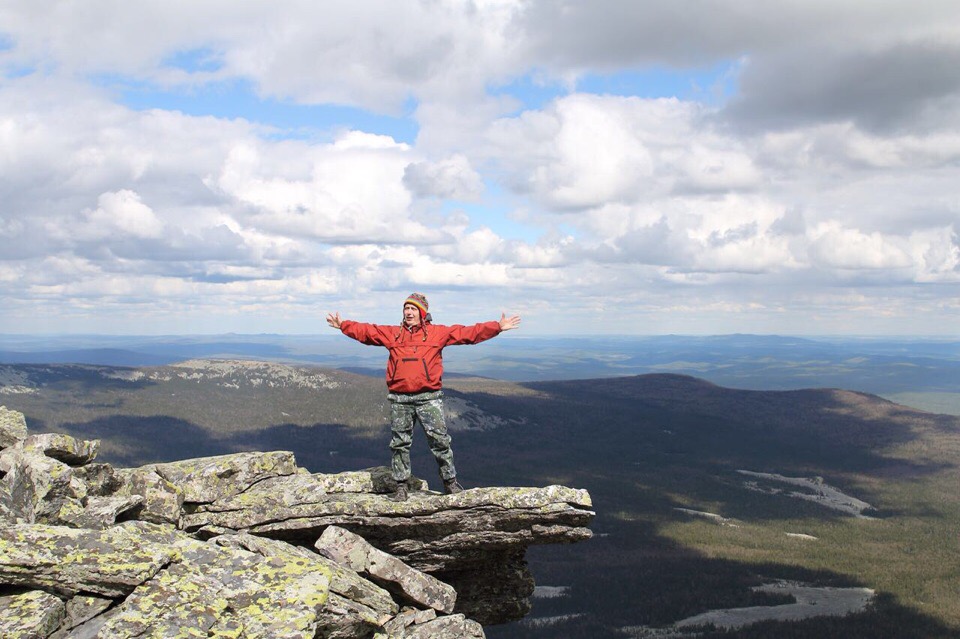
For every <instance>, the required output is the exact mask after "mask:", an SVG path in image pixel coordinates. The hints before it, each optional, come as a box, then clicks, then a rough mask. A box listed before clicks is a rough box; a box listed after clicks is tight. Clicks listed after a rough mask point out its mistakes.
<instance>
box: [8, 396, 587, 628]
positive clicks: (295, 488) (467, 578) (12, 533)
mask: <svg viewBox="0 0 960 639" xmlns="http://www.w3.org/2000/svg"><path fill="white" fill-rule="evenodd" d="M0 416H2V417H3V419H2V420H0V447H2V450H0V634H2V636H3V637H8V638H11V639H12V638H15V637H40V638H50V639H93V638H96V637H103V638H106V637H112V638H116V637H142V638H147V637H156V638H157V639H160V638H163V639H172V638H177V637H198V636H203V637H224V638H227V637H235V638H245V639H253V638H255V637H258V638H260V637H262V638H264V639H267V638H269V639H282V638H286V637H297V638H304V639H313V638H320V637H324V638H341V637H342V638H347V637H351V638H352V637H377V638H386V637H397V638H402V637H410V638H413V637H431V638H436V639H443V638H445V637H450V638H453V637H483V636H484V634H483V628H482V625H481V624H493V623H503V622H507V621H512V620H515V619H519V618H521V617H522V616H524V615H525V614H526V613H527V612H528V611H529V609H530V604H529V597H530V595H531V594H532V593H533V586H534V582H533V577H532V576H531V575H530V572H529V570H528V568H527V563H526V560H525V558H524V557H525V553H526V549H527V547H528V546H530V545H531V544H544V543H569V542H576V541H581V540H585V539H589V538H590V536H591V533H590V530H589V528H588V527H587V526H588V525H589V523H590V521H591V519H592V518H593V515H594V513H593V511H592V503H591V501H590V495H589V494H588V493H587V492H586V491H584V490H576V489H572V488H566V487H563V486H548V487H543V488H503V487H500V488H475V489H470V490H466V491H464V492H462V493H460V494H457V495H441V494H439V493H436V492H432V491H430V490H428V489H427V486H426V484H425V483H424V482H422V481H420V480H415V481H413V482H412V483H411V485H412V486H413V487H414V488H415V489H416V490H415V492H413V493H412V494H411V496H410V499H409V500H408V501H406V502H401V503H396V502H393V501H391V500H390V499H388V498H387V495H388V494H389V493H391V492H392V491H393V489H394V485H393V482H392V480H391V479H390V476H389V471H388V470H387V469H386V468H373V469H367V470H363V471H350V472H345V473H339V474H311V473H309V472H308V471H306V470H305V469H303V468H299V467H298V466H297V465H296V461H295V459H294V456H293V454H292V453H290V452H285V451H274V452H267V453H238V454H235V455H224V456H220V457H208V458H202V459H190V460H184V461H181V462H172V463H165V464H150V465H148V466H143V467H140V468H134V469H121V468H113V467H112V466H110V465H109V464H102V463H95V462H94V459H95V457H96V454H97V451H98V449H99V442H98V441H92V442H86V441H77V440H75V439H73V438H71V437H69V436H66V435H54V434H46V435H28V433H27V430H26V427H25V420H24V419H23V417H22V415H20V414H18V413H15V412H13V411H7V410H6V409H5V408H2V407H0Z"/></svg>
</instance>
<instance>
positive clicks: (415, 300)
mask: <svg viewBox="0 0 960 639" xmlns="http://www.w3.org/2000/svg"><path fill="white" fill-rule="evenodd" d="M407 304H413V305H414V306H416V307H417V308H418V309H419V310H420V320H421V321H422V320H424V319H426V317H427V315H428V313H427V311H429V310H430V303H429V302H427V296H426V295H424V294H423V293H410V295H408V296H407V299H406V300H405V301H404V302H403V305H404V306H406V305H407Z"/></svg>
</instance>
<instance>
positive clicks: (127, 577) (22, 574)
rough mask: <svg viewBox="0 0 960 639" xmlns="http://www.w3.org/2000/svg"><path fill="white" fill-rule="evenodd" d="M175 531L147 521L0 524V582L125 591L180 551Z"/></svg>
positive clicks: (62, 590)
mask: <svg viewBox="0 0 960 639" xmlns="http://www.w3.org/2000/svg"><path fill="white" fill-rule="evenodd" d="M176 541H177V536H176V532H175V531H174V530H173V529H172V528H170V527H165V526H158V525H156V524H149V523H146V522H125V523H123V524H120V525H117V526H113V527H111V528H107V529H105V530H85V529H79V528H68V527H66V526H45V525H40V524H33V525H28V524H20V525H16V526H9V527H3V528H0V583H2V584H10V585H17V586H26V587H30V588H40V589H43V590H47V591H49V592H55V593H58V594H61V595H64V596H69V597H72V596H74V595H76V594H77V593H81V592H83V593H94V594H98V595H103V596H106V597H118V596H124V595H126V594H129V593H130V592H132V591H133V589H134V588H136V587H137V586H139V585H140V584H142V583H143V582H144V581H146V580H147V579H150V578H151V577H152V576H153V575H154V574H156V573H157V571H158V570H160V568H162V567H163V566H165V565H167V564H169V563H170V562H171V561H172V560H173V559H174V558H175V557H177V556H178V555H179V552H180V551H179V550H178V549H177V547H176V545H175V542H176Z"/></svg>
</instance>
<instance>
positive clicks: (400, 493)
mask: <svg viewBox="0 0 960 639" xmlns="http://www.w3.org/2000/svg"><path fill="white" fill-rule="evenodd" d="M390 499H392V500H393V501H407V482H405V481H398V482H397V491H396V492H395V493H393V496H392V497H391V498H390Z"/></svg>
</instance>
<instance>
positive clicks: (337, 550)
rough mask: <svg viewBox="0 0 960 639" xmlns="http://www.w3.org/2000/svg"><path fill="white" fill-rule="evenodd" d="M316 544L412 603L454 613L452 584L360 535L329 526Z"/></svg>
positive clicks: (333, 556) (323, 552)
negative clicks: (383, 549)
mask: <svg viewBox="0 0 960 639" xmlns="http://www.w3.org/2000/svg"><path fill="white" fill-rule="evenodd" d="M314 547H315V548H316V549H317V550H318V551H320V554H322V555H324V556H326V557H329V558H330V559H332V560H334V561H336V562H337V563H338V564H340V565H341V566H346V567H347V568H350V569H351V570H355V571H356V572H358V573H360V574H361V575H364V576H367V577H369V578H370V579H371V580H372V581H374V582H375V583H378V584H380V585H382V586H384V587H385V588H387V589H388V590H390V591H392V592H395V593H399V594H400V595H401V596H403V597H404V598H406V599H408V600H410V601H411V602H413V603H416V604H419V605H421V606H425V607H427V608H433V609H435V610H439V611H440V612H446V613H451V612H453V606H454V604H455V603H456V600H457V593H456V591H455V590H454V589H453V588H452V587H450V586H449V585H447V584H445V583H443V582H442V581H440V580H439V579H435V578H433V577H431V576H430V575H428V574H426V573H423V572H420V571H419V570H417V569H415V568H411V567H410V566H408V565H406V564H405V563H403V562H402V561H400V560H399V559H397V558H396V557H391V556H390V555H388V554H387V553H385V552H383V551H382V550H377V549H376V548H374V547H373V546H371V545H370V544H369V543H367V542H366V540H364V539H363V537H360V536H359V535H355V534H353V533H352V532H350V531H348V530H344V529H343V528H340V527H338V526H330V527H329V528H327V529H326V530H325V531H323V535H321V536H320V539H318V540H317V542H316V543H315V544H314Z"/></svg>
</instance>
